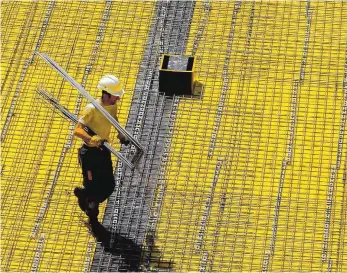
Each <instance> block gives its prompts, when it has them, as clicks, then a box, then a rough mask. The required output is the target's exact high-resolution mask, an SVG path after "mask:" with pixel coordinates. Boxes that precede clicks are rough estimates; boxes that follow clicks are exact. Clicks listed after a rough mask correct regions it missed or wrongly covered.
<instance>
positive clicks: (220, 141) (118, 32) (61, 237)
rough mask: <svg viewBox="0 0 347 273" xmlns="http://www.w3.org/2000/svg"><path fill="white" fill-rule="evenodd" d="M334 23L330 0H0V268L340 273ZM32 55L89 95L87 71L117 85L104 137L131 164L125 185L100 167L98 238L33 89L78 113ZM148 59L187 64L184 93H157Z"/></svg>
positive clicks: (341, 100)
mask: <svg viewBox="0 0 347 273" xmlns="http://www.w3.org/2000/svg"><path fill="white" fill-rule="evenodd" d="M344 14H347V5H346V3H344V2H342V1H300V2H299V1H294V0H292V1H286V2H282V1H207V0H206V1H196V2H192V1H158V2H151V1H105V2H86V1H81V2H76V1H53V0H52V1H49V2H48V1H47V2H38V1H37V2H25V1H23V2H20V1H18V2H14V1H5V2H3V3H2V4H1V25H2V28H1V36H2V47H1V72H2V73H1V92H2V103H1V129H2V131H1V141H2V156H1V157H2V159H1V166H0V174H1V196H2V198H1V221H2V231H1V250H2V251H1V270H2V271H20V272H26V271H45V272H47V271H56V272H57V271H109V272H110V271H139V270H142V271H146V270H160V271H177V272H187V271H200V272H203V271H221V272H230V271H265V272H266V271H298V272H299V271H319V272H323V271H325V272H326V271H327V272H333V271H334V272H335V271H338V272H344V271H347V263H346V259H347V246H346V241H347V230H346V219H347V199H346V198H347V187H346V183H347V144H346V143H347V134H346V113H347V36H346V35H347V18H346V16H344ZM34 50H38V51H40V52H44V53H47V54H48V55H49V56H50V57H52V58H53V59H54V60H55V61H56V62H58V63H59V65H61V66H62V67H63V68H64V69H65V70H66V71H68V73H69V74H70V75H71V76H72V77H74V78H75V79H76V80H77V81H78V82H80V83H81V84H82V85H83V86H84V88H85V89H86V90H88V91H89V92H90V93H91V95H93V96H94V97H99V95H100V94H99V92H98V91H97V90H96V85H97V82H98V80H99V78H100V76H102V75H103V74H109V73H112V74H115V75H117V76H118V77H119V78H120V79H121V80H122V81H123V83H124V85H125V89H126V95H125V96H124V98H123V100H122V101H121V103H120V107H119V109H120V113H119V116H120V123H121V124H122V125H124V126H126V129H127V130H128V131H129V132H131V133H132V134H133V135H134V136H135V137H136V138H137V139H138V140H139V141H140V143H141V144H142V145H143V146H144V147H145V154H144V156H143V158H142V160H141V161H140V164H139V166H138V167H137V168H136V169H135V170H134V171H130V170H128V169H126V168H125V167H124V166H122V165H121V164H116V163H117V161H116V159H115V158H114V161H115V178H116V182H117V187H116V190H115V192H114V194H113V195H112V196H111V198H110V199H109V201H108V202H107V204H103V207H102V209H101V215H100V219H103V225H104V227H105V232H106V234H108V235H109V237H107V238H108V240H107V241H103V242H96V241H95V240H94V238H93V237H92V236H91V235H90V234H89V233H88V231H87V229H86V228H85V227H84V226H83V224H82V218H83V217H84V216H83V214H82V212H80V210H79V208H78V206H77V205H76V198H75V197H74V195H73V194H72V190H73V188H74V187H75V186H77V185H79V184H80V183H81V180H82V179H81V171H80V169H79V166H78V163H77V156H76V154H77V148H78V147H79V145H80V142H79V141H77V140H74V139H73V137H72V130H73V126H72V125H71V124H70V123H69V122H68V121H66V120H64V119H63V118H61V117H60V116H59V114H58V113H57V112H54V111H52V110H51V109H50V108H48V107H46V104H45V103H44V102H43V100H42V99H40V97H39V96H38V95H37V93H36V89H37V88H38V87H44V88H45V89H46V90H47V91H49V92H51V93H52V94H53V95H54V96H55V97H57V98H58V99H59V101H60V102H61V103H62V104H63V105H64V106H66V107H67V108H68V109H69V110H70V111H71V112H73V113H74V114H78V113H79V112H80V110H81V108H82V107H83V106H84V105H85V104H86V103H87V101H86V100H85V99H82V97H81V96H79V95H78V92H77V91H76V90H75V89H73V88H72V87H71V86H70V85H69V84H68V83H67V82H66V81H64V80H63V79H62V77H61V76H60V75H58V74H57V73H56V72H54V71H53V70H52V69H51V68H50V67H49V66H48V65H47V64H45V63H44V62H43V61H42V60H40V59H38V58H34V55H33V51H34ZM163 53H168V54H185V55H195V56H196V57H197V64H196V68H197V71H196V76H197V78H198V79H199V81H200V82H201V83H202V84H203V94H202V96H201V97H173V98H171V97H165V96H164V95H163V94H160V93H159V92H158V68H159V63H160V60H161V55H162V54H163ZM113 139H116V138H115V132H113ZM113 146H114V147H115V148H116V149H119V148H120V146H119V144H118V143H116V142H115V143H113ZM122 153H123V154H128V155H129V156H130V155H131V153H132V149H131V148H128V147H122Z"/></svg>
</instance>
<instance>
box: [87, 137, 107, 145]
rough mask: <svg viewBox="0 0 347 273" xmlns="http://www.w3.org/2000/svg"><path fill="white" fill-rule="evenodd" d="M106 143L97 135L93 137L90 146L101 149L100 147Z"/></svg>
mask: <svg viewBox="0 0 347 273" xmlns="http://www.w3.org/2000/svg"><path fill="white" fill-rule="evenodd" d="M104 142H105V140H104V139H102V138H101V137H99V136H98V135H95V136H92V138H91V139H90V141H89V142H88V144H89V146H91V147H100V145H102V144H103V143H104Z"/></svg>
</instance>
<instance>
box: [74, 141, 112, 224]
mask: <svg viewBox="0 0 347 273" xmlns="http://www.w3.org/2000/svg"><path fill="white" fill-rule="evenodd" d="M78 159H79V163H80V165H81V167H82V174H83V186H84V189H83V198H79V206H80V208H81V209H82V210H83V211H85V212H86V214H87V216H88V217H89V219H90V220H92V221H94V220H97V216H98V214H99V204H100V203H102V202H104V201H105V200H106V199H107V198H108V197H110V195H111V194H112V192H113V190H114V187H115V182H114V176H113V167H112V160H111V153H110V151H109V150H107V149H106V148H105V147H99V148H97V147H89V146H87V145H85V144H84V145H82V147H81V148H79V150H78Z"/></svg>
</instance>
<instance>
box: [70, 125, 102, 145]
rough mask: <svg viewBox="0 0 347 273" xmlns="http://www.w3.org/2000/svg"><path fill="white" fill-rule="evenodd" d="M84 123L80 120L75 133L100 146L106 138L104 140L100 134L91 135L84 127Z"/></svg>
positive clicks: (85, 140)
mask: <svg viewBox="0 0 347 273" xmlns="http://www.w3.org/2000/svg"><path fill="white" fill-rule="evenodd" d="M83 126H84V125H83V124H82V123H80V122H78V123H77V125H76V127H75V130H74V135H75V136H77V137H79V138H81V139H82V140H83V141H84V142H86V143H88V145H90V146H94V147H99V146H100V145H101V144H102V143H103V142H104V141H105V140H103V139H102V138H101V137H99V136H98V135H94V136H91V135H89V134H88V133H87V132H86V131H85V130H84V129H83Z"/></svg>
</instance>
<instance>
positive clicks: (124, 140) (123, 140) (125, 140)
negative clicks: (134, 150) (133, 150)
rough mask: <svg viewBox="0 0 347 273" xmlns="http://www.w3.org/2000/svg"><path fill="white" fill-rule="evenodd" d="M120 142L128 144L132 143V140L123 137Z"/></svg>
mask: <svg viewBox="0 0 347 273" xmlns="http://www.w3.org/2000/svg"><path fill="white" fill-rule="evenodd" d="M120 143H121V144H123V145H125V146H128V145H129V144H130V141H129V140H128V139H125V138H123V139H121V140H120Z"/></svg>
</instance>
